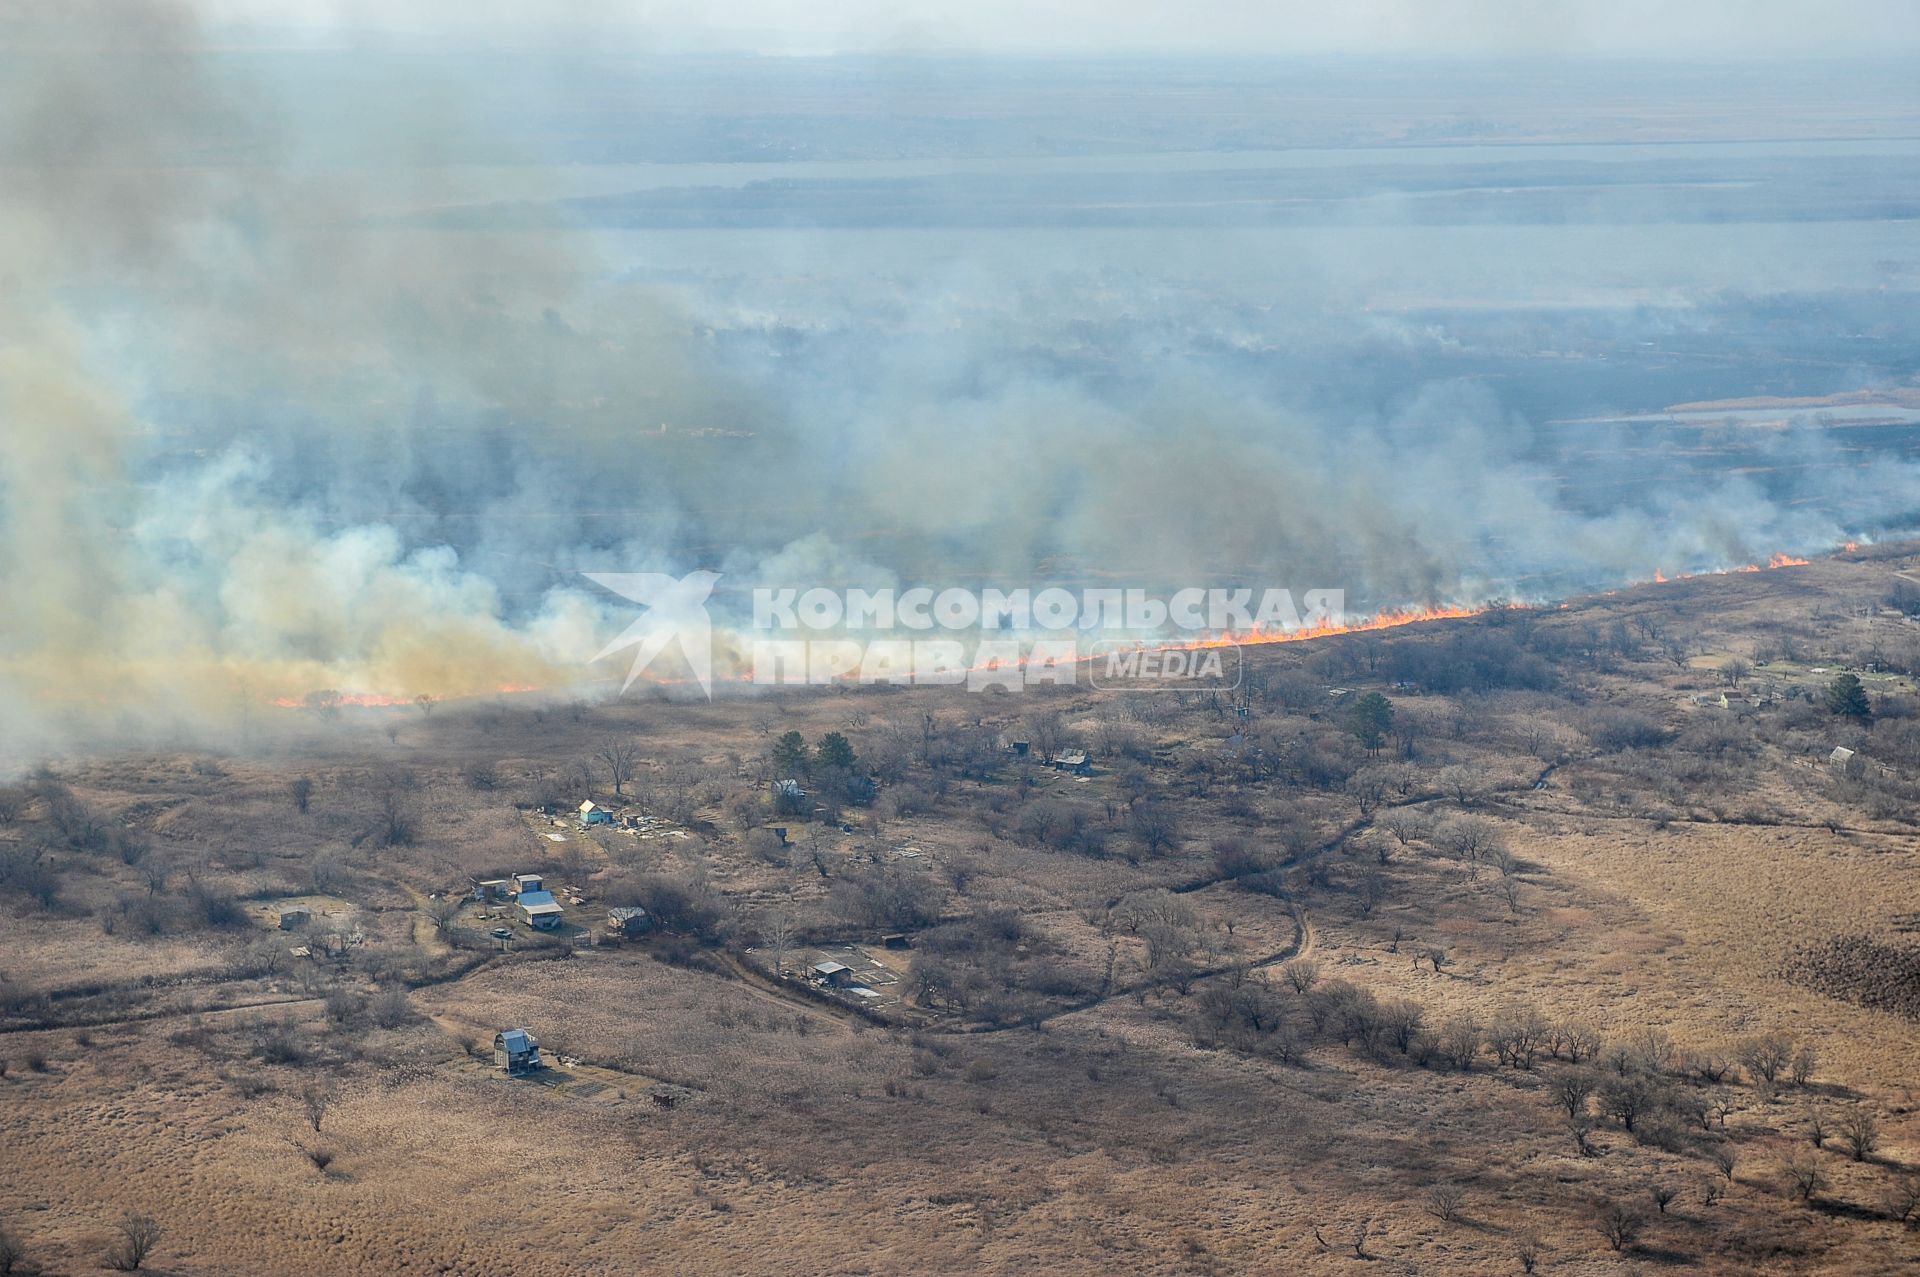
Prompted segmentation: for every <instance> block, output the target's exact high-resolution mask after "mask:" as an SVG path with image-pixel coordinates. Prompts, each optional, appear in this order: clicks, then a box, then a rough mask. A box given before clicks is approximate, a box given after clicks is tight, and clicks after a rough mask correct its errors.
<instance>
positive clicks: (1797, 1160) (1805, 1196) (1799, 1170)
mask: <svg viewBox="0 0 1920 1277" xmlns="http://www.w3.org/2000/svg"><path fill="white" fill-rule="evenodd" d="M1780 1172H1781V1175H1782V1176H1783V1177H1784V1178H1785V1180H1786V1185H1787V1193H1788V1195H1789V1196H1791V1197H1793V1198H1795V1199H1797V1200H1799V1201H1803V1202H1810V1201H1812V1200H1813V1198H1814V1195H1815V1194H1816V1193H1818V1192H1819V1191H1820V1190H1821V1189H1822V1188H1825V1187H1826V1184H1827V1177H1826V1176H1825V1175H1823V1174H1822V1173H1821V1171H1820V1164H1819V1163H1818V1162H1816V1161H1814V1160H1813V1159H1812V1158H1811V1157H1807V1156H1806V1155H1804V1154H1801V1153H1794V1154H1791V1155H1789V1156H1788V1158H1787V1160H1786V1161H1785V1162H1783V1163H1782V1164H1781V1167H1780Z"/></svg>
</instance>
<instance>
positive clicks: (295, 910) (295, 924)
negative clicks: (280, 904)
mask: <svg viewBox="0 0 1920 1277" xmlns="http://www.w3.org/2000/svg"><path fill="white" fill-rule="evenodd" d="M312 920H313V915H312V914H310V913H308V912H307V911H306V910H305V909H302V908H301V907H300V906H299V905H290V906H288V907H287V908H285V909H282V910H281V911H280V930H282V931H297V930H299V929H300V928H301V927H304V926H306V925H307V923H309V922H311V921H312Z"/></svg>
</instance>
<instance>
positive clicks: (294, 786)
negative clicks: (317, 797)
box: [287, 776, 313, 816]
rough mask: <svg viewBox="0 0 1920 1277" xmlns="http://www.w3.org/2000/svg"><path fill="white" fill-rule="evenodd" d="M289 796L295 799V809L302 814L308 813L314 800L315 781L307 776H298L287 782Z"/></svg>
mask: <svg viewBox="0 0 1920 1277" xmlns="http://www.w3.org/2000/svg"><path fill="white" fill-rule="evenodd" d="M287 797H288V798H291V799H292V800H293V809H294V810H295V811H297V812H299V813H300V814H301V815H303V816H304V815H306V814H307V807H308V806H309V804H311V803H312V801H313V781H311V780H310V779H308V778H307V777H305V776H296V777H294V778H293V779H292V780H290V781H288V782H287Z"/></svg>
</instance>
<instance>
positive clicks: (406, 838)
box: [375, 784, 420, 847]
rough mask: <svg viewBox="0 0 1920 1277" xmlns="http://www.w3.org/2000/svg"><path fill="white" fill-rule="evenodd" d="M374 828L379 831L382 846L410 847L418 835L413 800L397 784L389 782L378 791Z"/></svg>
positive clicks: (417, 823)
mask: <svg viewBox="0 0 1920 1277" xmlns="http://www.w3.org/2000/svg"><path fill="white" fill-rule="evenodd" d="M375 828H376V829H377V830H378V831H379V835H380V845H381V846H383V847H411V846H412V845H413V843H414V839H415V838H417V837H418V836H419V833H420V828H419V817H418V815H417V814H416V813H415V811H414V806H413V800H412V799H411V798H410V797H409V796H408V795H407V794H406V793H405V792H404V791H403V790H402V789H401V787H400V786H399V785H398V784H389V785H387V786H386V787H385V788H383V789H382V790H381V791H380V807H379V812H378V817H377V821H376V825H375Z"/></svg>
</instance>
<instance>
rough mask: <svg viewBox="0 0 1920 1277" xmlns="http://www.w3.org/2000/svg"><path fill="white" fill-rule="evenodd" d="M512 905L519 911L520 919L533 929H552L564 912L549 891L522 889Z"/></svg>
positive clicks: (557, 924)
mask: <svg viewBox="0 0 1920 1277" xmlns="http://www.w3.org/2000/svg"><path fill="white" fill-rule="evenodd" d="M514 907H515V908H516V909H518V910H519V911H520V920H521V921H522V922H525V923H526V924H527V925H528V926H529V927H532V928H533V929H534V930H535V931H552V930H553V929H554V928H555V927H557V926H559V925H560V916H561V915H562V914H564V913H565V912H566V910H565V909H562V908H561V907H560V904H559V902H558V901H556V900H555V899H554V898H553V893H552V892H551V891H523V892H521V893H520V899H519V901H518V902H517V903H516V904H515V906H514Z"/></svg>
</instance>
